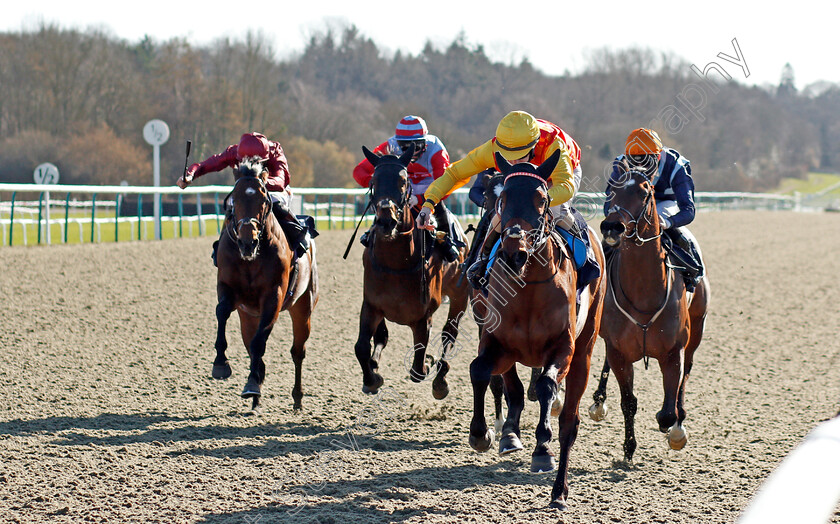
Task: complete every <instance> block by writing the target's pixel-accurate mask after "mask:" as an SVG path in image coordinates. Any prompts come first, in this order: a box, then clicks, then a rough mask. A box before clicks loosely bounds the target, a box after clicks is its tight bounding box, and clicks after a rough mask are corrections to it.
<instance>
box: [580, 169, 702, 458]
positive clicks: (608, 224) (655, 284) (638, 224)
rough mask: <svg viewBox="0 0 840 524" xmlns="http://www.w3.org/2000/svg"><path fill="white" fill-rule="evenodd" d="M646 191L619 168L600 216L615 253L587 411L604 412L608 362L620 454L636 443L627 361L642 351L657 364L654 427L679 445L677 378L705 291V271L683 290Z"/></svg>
mask: <svg viewBox="0 0 840 524" xmlns="http://www.w3.org/2000/svg"><path fill="white" fill-rule="evenodd" d="M653 192H654V190H653V183H652V182H651V180H650V179H649V178H648V177H647V175H645V174H644V173H642V172H640V171H634V170H631V169H629V166H627V167H625V173H624V177H623V178H622V180H621V181H620V182H619V183H616V184H614V185H613V186H612V187H611V196H610V198H611V201H610V207H609V209H608V210H607V216H606V218H605V219H604V221H603V222H602V223H601V232H602V233H603V236H604V242H605V243H606V244H607V245H608V246H611V247H615V248H616V252H615V253H614V254H613V255H612V256H610V259H609V261H608V263H607V271H606V273H607V275H608V276H607V282H608V292H607V298H606V302H605V304H604V316H603V321H602V323H601V337H602V338H603V339H604V342H605V344H606V353H607V358H606V362H605V364H604V370H603V372H602V373H601V379H600V383H599V385H598V389H597V391H596V392H595V395H594V398H595V404H593V405H592V407H591V408H590V409H589V413H590V416H591V417H592V418H593V419H595V420H601V419H602V418H603V417H604V416H605V415H606V410H605V408H604V400H605V399H606V385H607V379H608V378H609V370H610V369H612V371H613V373H615V376H616V379H617V380H618V385H619V388H620V390H621V410H622V412H623V414H624V458H625V460H627V461H630V460H631V459H632V458H633V452H634V451H635V450H636V436H635V430H634V417H635V414H636V407H637V401H636V397H635V396H634V395H633V363H634V362H636V361H638V360H641V359H644V361H645V368H647V363H648V359H649V358H654V359H656V360H657V361H658V362H659V368H660V369H661V370H662V381H663V385H664V389H665V400H664V402H663V404H662V409H661V410H660V411H659V412H658V413H657V414H656V420H657V422H658V423H659V430H660V431H662V432H663V433H667V434H668V443H669V445H670V446H671V448H672V449H682V448H683V446H685V444H686V442H687V441H688V434H687V433H686V431H685V428H684V427H683V421H684V420H685V416H686V414H685V408H684V405H683V403H684V400H685V385H686V382H687V381H688V376H689V374H690V373H691V367H692V363H693V361H694V351H695V350H696V349H697V346H698V345H699V344H700V340H701V339H702V337H703V325H704V323H705V318H706V308H707V306H708V301H709V293H710V288H709V281H708V278H703V280H702V282H701V283H700V284H699V285H698V286H697V288H696V290H695V292H694V293H693V294H690V293H686V291H685V285H684V282H683V279H682V278H681V276H679V275H678V274H677V272H675V271H674V268H673V267H672V266H671V264H670V263H669V262H668V260H667V258H666V254H665V250H664V249H663V246H662V242H661V236H662V229H661V228H660V226H659V216H658V214H657V212H656V201H655V198H654V196H653Z"/></svg>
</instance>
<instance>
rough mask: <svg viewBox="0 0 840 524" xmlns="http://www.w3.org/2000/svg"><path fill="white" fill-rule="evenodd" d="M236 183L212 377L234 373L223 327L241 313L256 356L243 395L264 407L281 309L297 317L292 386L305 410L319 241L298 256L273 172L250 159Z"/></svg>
mask: <svg viewBox="0 0 840 524" xmlns="http://www.w3.org/2000/svg"><path fill="white" fill-rule="evenodd" d="M234 173H235V184H234V186H233V190H232V191H231V193H230V195H228V197H227V198H226V199H225V202H226V205H227V206H228V216H227V218H226V221H225V232H226V233H227V234H225V235H222V237H221V240H220V242H219V250H218V254H217V263H218V267H219V270H218V277H217V284H216V293H217V295H218V299H219V304H218V305H217V306H216V319H217V320H218V322H219V328H218V333H217V336H216V359H215V360H214V361H213V378H217V379H225V378H228V377H230V375H231V368H230V365H229V363H228V361H227V358H226V357H225V350H226V349H227V339H226V337H225V326H226V325H227V320H228V318H229V317H230V314H231V313H232V312H233V311H234V310H236V311H238V312H239V322H240V325H241V328H242V341H243V342H244V344H245V347H246V348H247V350H248V355H249V356H250V358H251V366H250V373H249V375H248V381H247V383H246V384H245V388H244V389H243V390H242V397H243V398H251V399H252V408H253V409H255V408H257V406H258V405H259V400H260V395H261V394H262V392H261V385H262V383H263V381H264V380H265V363H264V362H263V355H264V354H265V346H266V341H267V340H268V336H269V335H270V334H271V329H272V327H273V326H274V322H275V321H276V320H277V316H278V315H279V314H280V312H281V311H284V310H285V311H288V312H289V315H290V316H291V318H292V350H291V352H292V360H293V361H294V363H295V385H294V387H293V388H292V398H293V399H294V409H300V408H301V398H302V397H303V389H302V387H301V367H302V365H303V359H304V356H305V355H306V349H305V343H306V340H307V339H308V338H309V333H310V327H311V326H310V316H311V315H312V310H313V309H314V307H315V305H316V304H317V302H318V268H317V264H316V261H315V243H314V242H311V243H310V245H311V247H310V249H309V250H308V251H307V252H306V254H305V255H304V256H302V257H300V258H298V259H297V261H295V260H294V252H293V250H292V249H291V248H290V246H289V243H288V242H287V240H286V235H285V234H284V233H283V230H282V229H281V227H280V223H279V222H278V221H277V219H276V218H275V216H274V213H273V212H272V202H271V198H270V196H269V194H268V190H267V189H266V186H265V183H266V179H267V176H268V171H265V170H264V169H263V166H262V165H261V164H260V163H252V162H249V161H248V160H244V161H242V162H241V163H240V164H239V167H238V168H237V169H236V170H234Z"/></svg>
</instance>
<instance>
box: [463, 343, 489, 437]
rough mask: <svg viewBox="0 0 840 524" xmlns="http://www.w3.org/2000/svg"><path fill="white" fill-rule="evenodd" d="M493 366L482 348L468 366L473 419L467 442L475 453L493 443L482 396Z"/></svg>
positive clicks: (485, 390)
mask: <svg viewBox="0 0 840 524" xmlns="http://www.w3.org/2000/svg"><path fill="white" fill-rule="evenodd" d="M484 349H486V348H484ZM494 364H495V363H494V361H493V359H492V358H491V357H490V356H489V355H488V353H487V351H486V350H483V348H479V355H478V356H477V357H476V358H475V359H474V360H473V361H472V363H471V364H470V381H471V382H472V387H473V418H472V421H471V422H470V440H469V442H470V447H472V448H473V449H474V450H476V451H487V450H488V449H490V445H491V444H492V443H493V438H494V434H493V430H492V429H489V428H488V427H487V421H486V420H485V418H484V394H485V393H486V392H487V386H488V385H489V384H490V377H491V376H492V373H493V367H494Z"/></svg>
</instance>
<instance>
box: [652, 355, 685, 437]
mask: <svg viewBox="0 0 840 524" xmlns="http://www.w3.org/2000/svg"><path fill="white" fill-rule="evenodd" d="M684 359H685V349H684V348H681V347H680V348H675V349H672V350H671V351H669V352H668V355H667V356H666V357H665V358H664V359H661V360H660V361H659V369H660V370H661V371H662V386H663V389H664V393H665V398H664V400H663V402H662V410H661V411H659V412H658V413H657V414H656V421H657V422H658V423H659V431H661V432H663V433H667V434H668V444H669V445H670V446H671V449H682V448H683V447H684V446H685V444H686V442H687V441H688V435H687V434H686V432H685V430H684V429H683V427H682V424H680V422H679V421H678V417H677V398H678V397H679V395H680V391H681V389H682V383H683V373H684V371H685V367H684V364H685V360H684Z"/></svg>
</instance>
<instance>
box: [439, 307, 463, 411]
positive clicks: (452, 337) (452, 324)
mask: <svg viewBox="0 0 840 524" xmlns="http://www.w3.org/2000/svg"><path fill="white" fill-rule="evenodd" d="M449 299H450V304H449V316H448V317H447V319H446V325H445V326H444V327H443V330H442V331H441V334H440V338H441V347H442V348H443V349H442V351H441V356H440V360H439V361H438V362H437V363H436V364H437V367H438V372H437V374H436V375H435V379H434V380H433V381H432V395H433V396H434V397H435V398H436V399H437V400H441V399H444V398H446V396H447V395H448V394H449V384H447V383H446V374H447V373H449V361H450V360H452V359H453V358H454V357H455V355H456V354H457V353H458V349H457V348H456V346H455V344H456V339H457V338H458V333H459V330H458V326H459V323H460V321H461V317H462V316H463V315H464V311H466V309H467V301H468V299H469V298H468V297H467V295H466V294H463V293H462V294H461V296H458V297H456V298H453V297H449Z"/></svg>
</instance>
